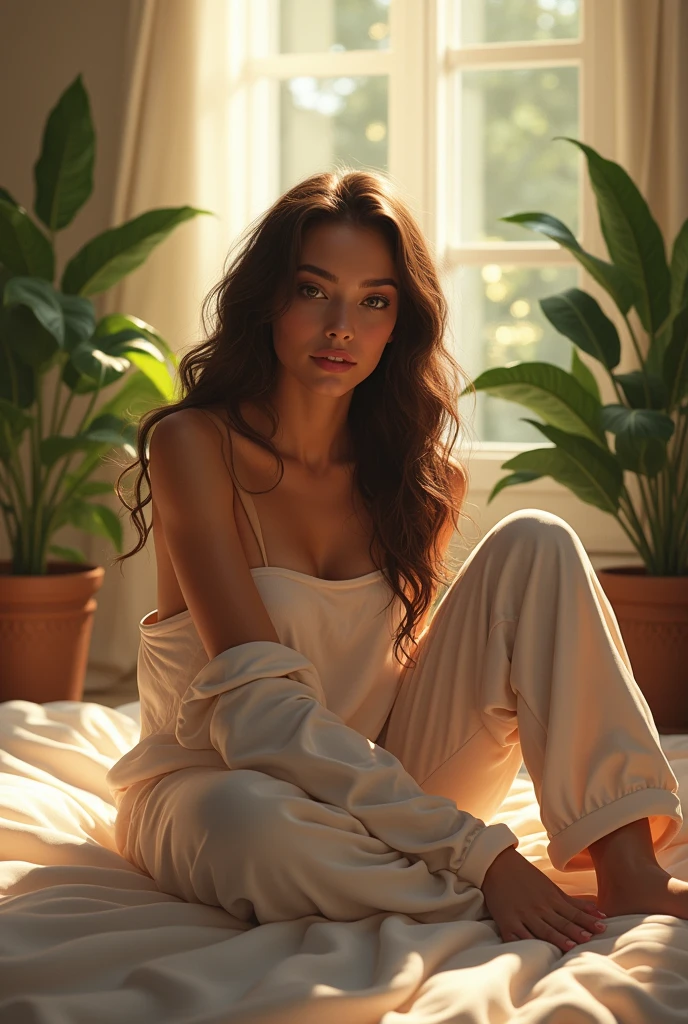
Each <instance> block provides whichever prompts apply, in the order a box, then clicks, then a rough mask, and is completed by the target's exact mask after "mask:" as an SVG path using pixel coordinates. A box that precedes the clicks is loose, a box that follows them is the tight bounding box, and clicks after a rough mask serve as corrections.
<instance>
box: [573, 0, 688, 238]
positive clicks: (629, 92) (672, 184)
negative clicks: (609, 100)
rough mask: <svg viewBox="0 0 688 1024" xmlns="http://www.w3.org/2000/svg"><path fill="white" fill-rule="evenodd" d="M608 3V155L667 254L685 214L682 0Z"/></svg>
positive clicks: (686, 75) (686, 32)
mask: <svg viewBox="0 0 688 1024" xmlns="http://www.w3.org/2000/svg"><path fill="white" fill-rule="evenodd" d="M593 2H599V0H593ZM604 2H606V0H604ZM613 3H614V39H615V43H616V54H615V61H614V97H613V99H614V101H615V104H616V110H615V117H614V125H615V139H614V145H615V152H616V155H615V156H614V157H613V159H615V160H616V161H617V162H618V163H620V164H622V165H623V166H624V167H625V169H626V170H627V171H628V173H629V174H630V175H631V177H632V178H633V180H634V181H635V182H636V184H637V185H638V188H639V189H640V191H641V192H642V194H643V195H644V196H645V198H646V199H647V200H648V202H649V204H650V208H651V209H652V212H653V214H654V217H655V219H656V220H657V222H658V223H659V226H660V228H661V229H662V231H663V233H664V237H665V238H666V239H667V241H668V243H669V253H667V256H670V254H671V248H670V246H671V243H673V240H674V237H675V235H676V232H677V231H678V229H679V227H680V226H681V224H682V223H683V221H684V220H685V219H686V217H688V118H687V117H686V103H687V102H688V60H687V59H686V53H687V52H688V3H686V0H613Z"/></svg>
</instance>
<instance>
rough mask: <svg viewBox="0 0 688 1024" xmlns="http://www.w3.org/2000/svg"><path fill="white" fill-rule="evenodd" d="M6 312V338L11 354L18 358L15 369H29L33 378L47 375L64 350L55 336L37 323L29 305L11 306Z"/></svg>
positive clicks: (4, 324)
mask: <svg viewBox="0 0 688 1024" xmlns="http://www.w3.org/2000/svg"><path fill="white" fill-rule="evenodd" d="M5 313H6V314H7V319H6V320H5V321H4V322H3V334H6V337H7V352H8V354H9V355H10V357H12V356H16V357H17V358H16V359H15V360H14V363H15V367H18V366H20V365H24V366H26V367H28V368H30V373H31V375H32V376H38V375H40V374H42V373H45V372H47V370H48V369H49V368H50V366H51V365H52V363H53V361H54V360H55V358H56V357H58V356H59V354H60V352H61V351H62V349H61V348H60V346H59V345H58V343H57V342H56V341H55V338H54V336H53V335H52V334H51V333H50V331H46V329H45V327H44V326H43V325H42V324H40V323H39V322H38V320H37V319H36V317H35V316H34V314H33V312H32V311H31V310H30V309H29V308H28V306H12V307H11V308H9V309H7V310H5ZM18 379H19V377H17V380H18Z"/></svg>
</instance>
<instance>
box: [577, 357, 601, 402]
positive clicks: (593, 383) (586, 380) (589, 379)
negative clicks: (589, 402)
mask: <svg viewBox="0 0 688 1024" xmlns="http://www.w3.org/2000/svg"><path fill="white" fill-rule="evenodd" d="M571 373H572V375H573V376H574V377H575V378H576V380H577V381H578V383H579V384H580V385H581V386H582V387H584V388H585V390H586V391H589V392H590V394H591V395H592V397H593V398H594V399H595V401H596V402H599V403H600V404H601V403H602V396H601V395H600V386H599V384H598V383H597V380H596V379H595V375H594V374H593V372H592V371H591V370H590V369H589V367H587V366H586V365H585V363H584V362H583V360H582V359H581V357H580V356H579V355H578V349H577V348H576V346H575V345H574V346H573V348H572V349H571Z"/></svg>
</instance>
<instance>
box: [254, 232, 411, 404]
mask: <svg viewBox="0 0 688 1024" xmlns="http://www.w3.org/2000/svg"><path fill="white" fill-rule="evenodd" d="M298 267H299V269H298V272H297V276H296V285H295V289H294V294H293V295H291V296H290V303H291V304H290V306H289V308H288V309H287V311H286V313H284V314H283V315H282V316H281V317H279V319H277V320H275V321H274V322H273V343H274V347H275V353H276V355H277V358H278V359H279V361H280V363H281V364H282V367H283V372H286V373H287V374H288V375H290V376H293V377H296V378H297V379H298V380H299V381H300V382H301V384H303V386H304V387H305V388H307V389H308V390H310V391H317V392H320V393H324V394H328V395H332V396H337V395H342V394H345V393H346V392H348V391H350V390H352V389H353V388H354V387H355V386H356V384H359V383H360V382H361V381H362V380H365V378H366V377H368V376H369V375H370V374H371V373H372V372H373V370H374V369H375V367H376V366H377V364H378V362H379V360H380V357H381V355H382V353H383V352H384V349H385V345H386V344H387V342H388V340H389V337H390V334H391V333H392V329H393V327H394V324H395V322H396V319H397V309H398V304H399V298H398V288H399V285H400V282H399V279H398V275H397V273H396V268H395V266H394V259H393V257H392V255H391V253H390V251H389V248H388V245H387V241H386V239H385V237H384V236H383V235H382V233H381V232H378V231H376V230H374V229H371V228H361V227H354V226H352V225H350V224H342V223H339V224H333V223H330V224H317V225H314V226H313V227H311V228H309V229H308V230H307V231H306V232H305V234H304V238H303V243H302V247H301V253H300V257H299V261H298ZM364 282H367V283H365V284H364ZM371 282H374V283H371ZM326 349H334V350H336V351H337V352H340V353H341V355H342V356H344V357H349V358H350V359H351V360H353V365H350V364H349V363H345V364H336V363H335V364H332V363H325V364H323V362H322V360H321V361H320V362H318V361H316V359H314V358H313V357H314V356H315V355H316V354H317V353H318V352H321V351H322V350H326ZM331 365H334V366H336V365H345V366H347V367H349V368H348V369H346V370H345V371H344V372H339V373H337V372H333V371H332V370H329V369H327V367H328V366H331Z"/></svg>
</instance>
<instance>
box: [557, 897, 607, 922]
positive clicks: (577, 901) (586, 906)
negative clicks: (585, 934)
mask: <svg viewBox="0 0 688 1024" xmlns="http://www.w3.org/2000/svg"><path fill="white" fill-rule="evenodd" d="M564 899H566V900H568V901H569V903H571V904H572V905H573V906H574V907H577V908H579V909H580V910H585V911H587V912H588V914H593V915H594V916H595V917H606V916H607V915H606V914H603V913H602V911H601V910H600V908H599V907H598V906H597V897H596V896H592V895H587V894H585V895H583V896H569V895H568V893H564Z"/></svg>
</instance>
